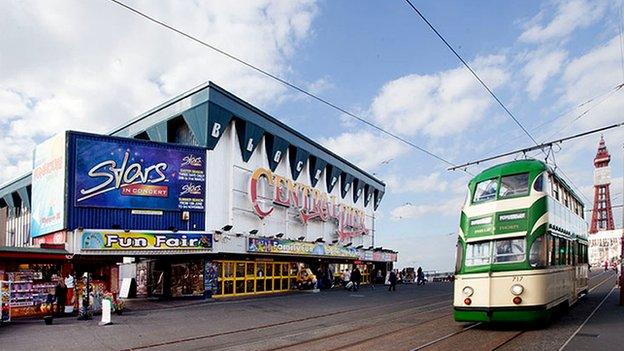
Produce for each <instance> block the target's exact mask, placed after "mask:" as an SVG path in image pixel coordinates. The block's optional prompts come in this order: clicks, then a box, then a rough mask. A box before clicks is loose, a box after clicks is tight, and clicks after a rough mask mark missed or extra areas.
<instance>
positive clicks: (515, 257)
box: [494, 239, 525, 263]
mask: <svg viewBox="0 0 624 351" xmlns="http://www.w3.org/2000/svg"><path fill="white" fill-rule="evenodd" d="M524 242H525V240H524V239H510V240H496V241H495V242H494V262H495V263H500V262H518V261H524Z"/></svg>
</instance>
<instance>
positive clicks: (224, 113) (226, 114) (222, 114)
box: [185, 102, 233, 150]
mask: <svg viewBox="0 0 624 351" xmlns="http://www.w3.org/2000/svg"><path fill="white" fill-rule="evenodd" d="M189 116H190V115H189ZM185 118H186V117H185ZM232 118H233V115H232V113H231V112H230V111H228V110H226V109H224V108H223V107H221V106H219V105H217V104H214V103H212V102H210V103H208V123H207V126H208V127H207V130H206V131H207V135H206V148H207V149H208V150H214V148H215V147H216V146H217V143H218V142H219V139H221V136H222V135H223V133H225V130H226V129H227V127H228V126H229V125H230V122H231V121H232ZM187 123H188V122H187ZM189 126H191V124H190V123H189ZM200 142H201V141H200Z"/></svg>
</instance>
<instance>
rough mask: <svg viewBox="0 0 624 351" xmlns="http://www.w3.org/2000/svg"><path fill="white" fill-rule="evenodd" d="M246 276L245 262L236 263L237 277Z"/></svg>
mask: <svg viewBox="0 0 624 351" xmlns="http://www.w3.org/2000/svg"><path fill="white" fill-rule="evenodd" d="M244 277H245V262H237V263H236V278H244Z"/></svg>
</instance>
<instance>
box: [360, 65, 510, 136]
mask: <svg viewBox="0 0 624 351" xmlns="http://www.w3.org/2000/svg"><path fill="white" fill-rule="evenodd" d="M504 65H505V57H504V56H501V55H492V56H487V57H481V58H478V59H476V60H475V61H474V62H473V63H472V66H473V68H474V69H475V71H476V72H477V73H478V74H479V75H480V76H481V78H482V79H483V80H484V81H485V82H486V83H487V84H488V85H489V87H490V88H491V89H496V88H497V87H499V86H501V85H502V84H503V83H505V82H506V81H507V79H508V78H509V74H508V72H507V71H506V70H505V68H504ZM491 104H492V98H491V97H490V96H489V95H488V94H487V92H485V91H484V90H483V87H482V86H480V85H479V83H478V82H476V81H475V78H474V77H473V76H472V75H471V74H470V72H468V71H467V70H466V69H465V68H464V67H458V68H455V69H450V70H447V71H443V72H439V73H436V74H431V75H418V74H412V75H408V76H404V77H401V78H398V79H396V80H393V81H390V82H388V83H386V84H385V85H384V86H383V87H382V89H381V91H380V92H379V93H378V95H377V96H376V97H375V99H374V101H373V103H372V105H371V112H372V115H373V116H374V118H375V120H376V121H377V122H379V123H381V125H382V126H384V127H386V128H390V129H391V130H393V131H395V132H398V133H402V134H406V135H416V134H418V133H422V134H426V135H430V136H444V135H450V134H455V133H458V132H461V131H462V130H464V129H466V128H467V127H469V126H472V125H473V124H474V122H475V121H478V120H480V119H481V118H483V117H484V116H485V112H486V111H487V109H488V107H489V106H491Z"/></svg>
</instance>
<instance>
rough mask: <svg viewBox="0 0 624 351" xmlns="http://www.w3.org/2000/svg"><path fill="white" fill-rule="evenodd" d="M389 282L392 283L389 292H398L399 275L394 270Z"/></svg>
mask: <svg viewBox="0 0 624 351" xmlns="http://www.w3.org/2000/svg"><path fill="white" fill-rule="evenodd" d="M388 280H389V281H390V287H389V288H388V291H396V284H397V275H396V272H395V271H394V270H392V271H390V277H389V279H388Z"/></svg>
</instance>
